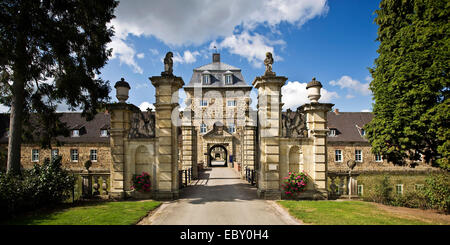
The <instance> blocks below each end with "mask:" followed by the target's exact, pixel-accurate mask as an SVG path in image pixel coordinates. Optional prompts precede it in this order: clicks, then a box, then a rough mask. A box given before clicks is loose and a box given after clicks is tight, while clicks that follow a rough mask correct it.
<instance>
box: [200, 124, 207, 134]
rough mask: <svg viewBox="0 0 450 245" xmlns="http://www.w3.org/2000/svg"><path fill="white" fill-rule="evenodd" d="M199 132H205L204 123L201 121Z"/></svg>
mask: <svg viewBox="0 0 450 245" xmlns="http://www.w3.org/2000/svg"><path fill="white" fill-rule="evenodd" d="M200 133H206V124H204V123H202V125H200Z"/></svg>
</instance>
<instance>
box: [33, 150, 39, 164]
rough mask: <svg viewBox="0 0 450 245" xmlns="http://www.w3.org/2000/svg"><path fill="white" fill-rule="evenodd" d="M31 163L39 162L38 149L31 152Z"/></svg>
mask: <svg viewBox="0 0 450 245" xmlns="http://www.w3.org/2000/svg"><path fill="white" fill-rule="evenodd" d="M31 161H32V162H39V149H33V150H31Z"/></svg>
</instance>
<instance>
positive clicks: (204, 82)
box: [203, 75, 209, 85]
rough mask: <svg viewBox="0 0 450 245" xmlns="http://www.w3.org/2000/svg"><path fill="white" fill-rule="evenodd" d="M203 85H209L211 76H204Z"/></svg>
mask: <svg viewBox="0 0 450 245" xmlns="http://www.w3.org/2000/svg"><path fill="white" fill-rule="evenodd" d="M203 84H204V85H206V84H209V75H203Z"/></svg>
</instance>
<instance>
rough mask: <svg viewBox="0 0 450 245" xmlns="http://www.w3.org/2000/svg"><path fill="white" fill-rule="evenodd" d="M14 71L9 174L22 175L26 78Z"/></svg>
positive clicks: (10, 120)
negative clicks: (21, 159)
mask: <svg viewBox="0 0 450 245" xmlns="http://www.w3.org/2000/svg"><path fill="white" fill-rule="evenodd" d="M17 73H19V71H14V83H13V100H12V103H11V115H10V118H9V142H8V163H7V172H8V173H9V172H11V173H14V174H20V149H21V143H22V114H23V103H24V87H25V77H24V76H23V74H17Z"/></svg>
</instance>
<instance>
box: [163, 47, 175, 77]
mask: <svg viewBox="0 0 450 245" xmlns="http://www.w3.org/2000/svg"><path fill="white" fill-rule="evenodd" d="M172 57H173V53H172V52H167V54H166V57H165V58H164V71H163V72H161V75H162V76H173V60H172Z"/></svg>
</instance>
